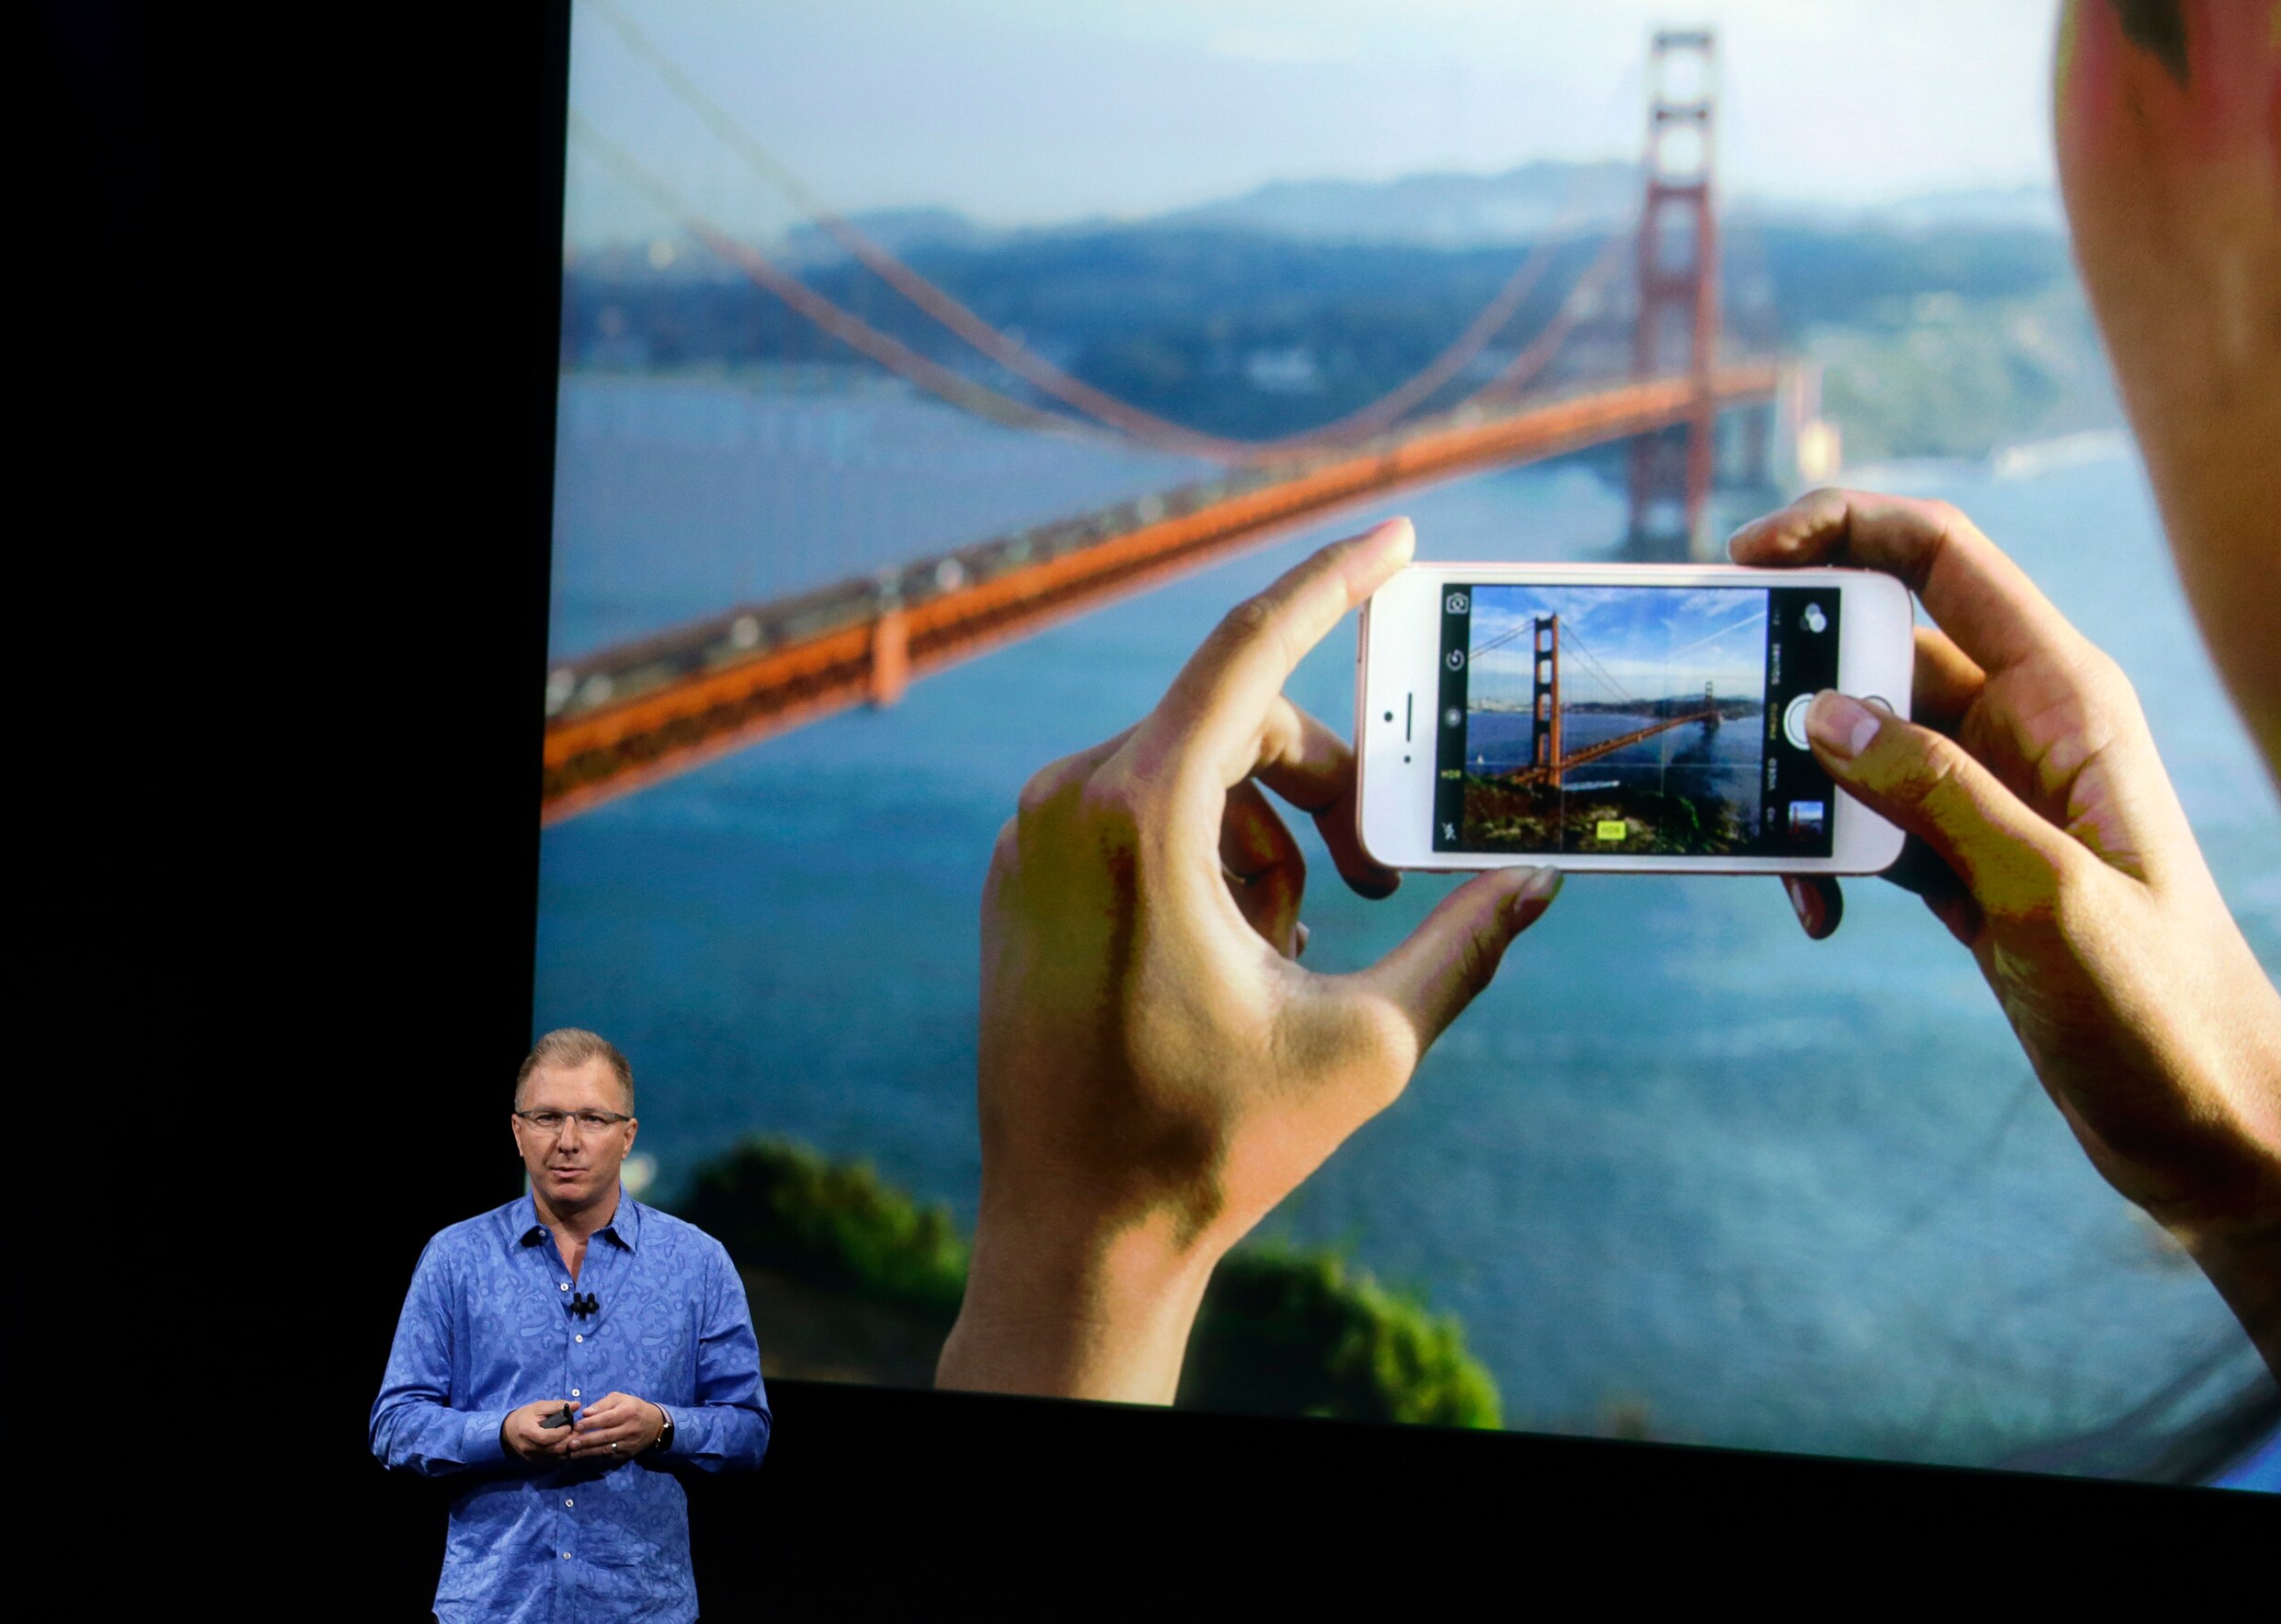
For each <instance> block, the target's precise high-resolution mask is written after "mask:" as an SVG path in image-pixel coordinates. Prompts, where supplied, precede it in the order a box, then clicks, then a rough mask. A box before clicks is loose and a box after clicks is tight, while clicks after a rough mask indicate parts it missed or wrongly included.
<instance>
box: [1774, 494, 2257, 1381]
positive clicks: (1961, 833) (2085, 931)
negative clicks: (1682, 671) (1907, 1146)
mask: <svg viewBox="0 0 2281 1624" xmlns="http://www.w3.org/2000/svg"><path fill="white" fill-rule="evenodd" d="M1733 552H1734V555H1735V556H1736V557H1737V558H1738V559H1742V560H1745V561H1747V562H1749V563H1752V564H1758V565H1774V566H1805V567H1804V568H1801V569H1800V570H1799V571H1798V573H1799V574H1801V575H1802V574H1805V573H1806V571H1807V569H1810V568H1811V567H1812V566H1819V565H1822V564H1825V563H1828V562H1833V561H1836V562H1843V563H1845V564H1850V565H1864V566H1870V567H1872V568H1874V569H1878V570H1883V571H1887V572H1890V573H1891V575H1892V576H1893V577H1894V578H1896V579H1897V580H1900V581H1905V582H1907V583H1908V585H1909V586H1911V587H1912V588H1914V589H1915V590H1916V592H1917V595H1918V596H1919V597H1920V599H1921V600H1923V603H1924V606H1925V612H1927V614H1929V615H1930V616H1931V619H1932V621H1933V622H1934V623H1935V625H1936V626H1937V627H1938V628H1939V629H1938V630H1929V629H1920V631H1918V633H1917V634H1916V642H1917V655H1918V658H1917V668H1916V669H1917V676H1916V688H1915V692H1914V696H1913V697H1914V702H1915V703H1914V709H1915V711H1916V714H1917V715H1918V717H1919V718H1920V721H1919V722H1911V721H1908V720H1903V719H1902V718H1900V717H1898V716H1895V715H1889V714H1884V713H1880V712H1876V711H1874V710H1871V709H1868V708H1866V707H1863V706H1862V705H1860V704H1858V703H1855V702H1853V701H1852V700H1850V699H1846V698H1844V697H1841V696H1840V695H1834V694H1833V695H1827V696H1825V697H1823V698H1822V699H1821V700H1819V701H1818V702H1817V703H1816V705H1815V706H1814V711H1813V715H1812V717H1811V718H1810V728H1811V731H1810V738H1811V739H1812V742H1813V743H1814V745H1815V747H1816V750H1817V754H1818V756H1819V757H1820V759H1821V761H1823V763H1824V765H1825V766H1826V767H1827V769H1828V771H1829V772H1830V773H1831V774H1832V775H1833V776H1834V777H1835V779H1836V780H1837V781H1838V782H1839V783H1841V784H1842V785H1843V786H1844V789H1845V792H1846V795H1848V797H1849V799H1851V798H1858V799H1859V800H1860V801H1862V802H1863V803H1864V804H1865V805H1867V806H1872V807H1874V808H1875V809H1876V810H1877V811H1879V812H1881V813H1883V814H1884V815H1885V816H1886V817H1887V818H1891V820H1892V821H1893V822H1894V823H1896V824H1897V825H1899V826H1900V827H1901V828H1903V829H1907V830H1908V834H1909V836H1910V848H1909V851H1908V853H1907V854H1906V855H1905V856H1904V857H1903V858H1902V860H1901V862H1900V863H1897V865H1896V866H1895V868H1894V869H1893V871H1892V874H1891V875H1890V877H1891V878H1892V879H1894V880H1895V881H1896V882H1897V883H1899V884H1902V885H1905V886H1908V888H1909V889H1911V890H1913V891H1917V892H1919V893H1920V895H1922V896H1923V898H1924V899H1925V902H1926V904H1927V905H1928V906H1929V907H1930V908H1931V909H1932V911H1933V913H1934V914H1935V915H1937V916H1938V917H1939V919H1940V920H1941V921H1942V923H1943V924H1944V925H1946V926H1947V927H1948V929H1949V931H1950V932H1951V933H1952V934H1953V935H1954V937H1955V938H1956V940H1957V941H1958V942H1960V943H1962V944H1964V945H1965V946H1966V948H1968V949H1969V950H1970V951H1971V953H1972V955H1973V957H1974V958H1975V959H1976V960H1977V962H1978V964H1979V966H1980V973H1981V974H1982V975H1983V976H1984V977H1985V978H1987V980H1988V983H1989V989H1990V990H1991V991H1993V992H1994V993H1995V995H1996V999H1997V1001H1998V1002H1999V1003H2000V1005H2001V1006H2002V1008H2003V1010H2004V1012H2005V1014H2006V1015H2007V1016H2008V1017H2009V1018H2010V1019H2011V1022H2012V1029H2013V1031H2014V1032H2015V1033H2016V1034H2017V1035H2018V1036H2019V1039H2020V1044H2021V1046H2022V1047H2023V1049H2025V1050H2026V1052H2027V1057H2028V1059H2029V1060H2030V1061H2031V1062H2032V1063H2033V1064H2034V1066H2035V1073H2036V1076H2037V1077H2038V1078H2040V1079H2041V1080H2042V1081H2043V1084H2044V1087H2045V1088H2046V1090H2047V1091H2048V1092H2049V1093H2050V1094H2051V1096H2052V1098H2053V1099H2054V1100H2055V1101H2057V1103H2058V1104H2059V1106H2060V1108H2061V1112H2062V1114H2063V1115H2065V1117H2066V1119H2067V1123H2068V1126H2069V1127H2070V1128H2072V1129H2073V1130H2074V1132H2075V1134H2076V1137H2077V1138H2078V1139H2079V1140H2080V1142H2081V1144H2082V1147H2083V1149H2084V1151H2085V1152H2086V1154H2087V1155H2088V1156H2089V1157H2090V1159H2091V1161H2092V1164H2093V1165H2094V1166H2096V1167H2097V1168H2098V1170H2099V1171H2100V1172H2102V1173H2103V1174H2104V1175H2105V1177H2106V1179H2107V1181H2108V1183H2110V1184H2113V1185H2114V1186H2115V1189H2117V1190H2119V1191H2120V1192H2122V1194H2123V1195H2126V1196H2127V1197H2129V1198H2130V1199H2131V1200H2132V1201H2135V1202H2137V1203H2138V1205H2139V1206H2140V1207H2143V1208H2145V1209H2146V1211H2147V1212H2148V1214H2149V1216H2151V1217H2152V1218H2155V1219H2156V1220H2157V1221H2158V1222H2160V1223H2161V1224H2162V1225H2163V1226H2164V1227H2165V1228H2166V1229H2169V1230H2170V1232H2171V1233H2172V1235H2173V1236H2175V1237H2176V1238H2177V1239H2178V1241H2180V1243H2181V1244H2182V1245H2184V1248H2185V1249H2186V1250H2187V1252H2190V1253H2191V1254H2192V1255H2193V1257H2194V1259H2195V1262H2197V1263H2198V1264H2201V1266H2202V1268H2203V1270H2204V1272H2205V1273H2206V1274H2207V1275H2209V1277H2210V1280H2211V1282H2212V1283H2213V1284H2214V1285H2216V1286H2217V1287H2218V1290H2219V1292H2221V1293H2222V1294H2223V1295H2224V1296H2225V1298H2226V1300H2227V1301H2228V1302H2229V1304H2230V1305H2231V1306H2232V1308H2233V1309H2234V1312H2235V1313H2236V1314H2238V1315H2239V1316H2240V1317H2241V1323H2242V1325H2243V1327H2244V1328H2245V1329H2246V1330H2247V1331H2248V1332H2249V1333H2250V1335H2251V1337H2252V1339H2253V1340H2254V1341H2255V1342H2256V1343H2257V1344H2258V1346H2259V1348H2260V1349H2261V1350H2262V1351H2263V1352H2264V1355H2265V1360H2266V1363H2267V1364H2268V1365H2269V1366H2271V1367H2273V1369H2274V1370H2275V1372H2276V1373H2281V994H2276V993H2275V989H2274V985H2273V982H2272V980H2271V979H2270V978H2268V977H2267V976H2266V975H2265V973H2264V969H2263V967H2262V966H2260V965H2259V964H2258V962H2257V958H2256V955H2254V954H2253V953H2252V951H2251V950H2250V946H2249V944H2248V943H2247V942H2246V941H2244V940H2243V939H2242V935H2241V928H2240V926H2238V925H2237V924H2236V923H2235V922H2234V921H2233V919H2232V917H2231V916H2230V915H2229V913H2228V911H2227V909H2226V904H2225V901H2224V898H2223V897H2222V896H2221V895H2220V894H2219V891H2218V886H2217V885H2216V883H2215V882H2214V881H2213V880H2212V879H2211V877H2210V873H2209V870H2208V867H2207V866H2206V864H2205V863H2204V862H2203V859H2202V853H2201V852H2200V850H2199V848H2198V847H2197V846H2196V844H2195V837H2194V830H2193V828H2192V826H2191V825H2190V824H2189V823H2188V822H2187V820H2186V816H2185V812H2184V808H2183V807H2181V806H2180V805H2179V803H2178V797H2177V795H2176V794H2175V792H2173V791H2172V788H2171V784H2170V780H2169V777H2168V775H2167V774H2165V773H2164V772H2163V771H2162V763H2161V759H2160V757H2159V756H2158V755H2157V754H2156V752H2155V748H2154V738H2153V735H2152V733H2151V732H2150V730H2149V728H2148V726H2147V721H2146V716H2145V714H2144V713H2143V711H2142V710H2141V709H2140V707H2139V704H2138V697H2137V695H2136V694H2134V693H2133V692H2131V687H2130V682H2129V680H2128V679H2127V678H2126V677H2125V676H2124V674H2123V671H2122V669H2121V668H2120V667H2118V666H2117V665H2116V664H2115V661H2113V660H2112V659H2110V658H2107V657H2106V656H2105V655H2104V654H2103V653H2102V652H2101V651H2100V650H2099V649H2097V648H2096V647H2094V646H2092V644H2091V642H2090V641H2089V640H2088V639H2087V638H2085V637H2084V636H2083V635H2082V634H2081V633H2080V632H2079V631H2077V630H2076V629H2075V628H2074V627H2073V626H2071V625H2069V623H2068V622H2067V620H2066V618H2065V617H2064V616H2063V615H2061V614H2060V612H2058V610H2057V608H2056V607H2055V606H2054V605H2053V604H2052V603H2051V601H2050V600H2048V599H2046V597H2045V596H2044V595H2043V593H2042V592H2040V591H2038V590H2037V589H2036V588H2035V583H2034V582H2033V581H2031V580H2030V579H2029V578H2027V576H2026V575H2025V574H2024V573H2023V571H2022V570H2021V569H2020V567H2019V566H2017V565H2015V564H2013V563H2012V560H2011V559H2009V558H2007V557H2005V556H2004V555H2003V554H2002V552H2001V551H2000V550H1999V549H1998V548H1997V546H1996V545H1995V543H1992V542H1990V541H1989V539H1988V537H1986V536H1985V535H1983V534H1981V533H1980V532H1979V530H1978V529H1977V527H1976V526H1975V525H1974V524H1973V523H1972V521H1971V520H1969V519H1967V518H1966V517H1965V516H1964V515H1963V514H1962V513H1960V512H1958V511H1957V510H1956V509H1954V508H1952V507H1950V506H1948V505H1947V504H1945V503H1942V502H1924V501H1912V500H1909V499H1908V498H1905V497H1882V496H1874V495H1871V494H1868V493H1865V492H1859V491H1838V490H1821V491H1815V492H1813V493H1811V494H1810V495H1807V496H1805V497H1800V498H1799V499H1798V500H1797V501H1795V502H1794V503H1792V504H1791V505H1790V506H1789V507H1788V508H1785V509H1782V511H1780V512H1778V513H1772V514H1769V515H1768V516H1767V517H1766V518H1764V519H1761V520H1758V521H1757V522H1755V523H1752V524H1748V525H1746V526H1744V527H1743V529H1742V530H1740V531H1738V532H1736V535H1735V540H1734V543H1733ZM1797 883H1798V884H1799V885H1801V886H1809V887H1812V888H1814V889H1815V890H1816V891H1818V892H1822V893H1825V894H1826V906H1828V908H1829V909H1830V910H1831V912H1832V914H1833V916H1834V905H1835V902H1836V897H1835V889H1836V884H1837V882H1836V881H1834V880H1832V879H1828V878H1826V877H1813V878H1808V879H1805V880H1803V881H1800V882H1797ZM1805 912H1806V910H1805V909H1804V908H1801V909H1800V913H1801V915H1802V916H1803V915H1804V914H1805ZM1809 929H1811V926H1810V924H1809Z"/></svg>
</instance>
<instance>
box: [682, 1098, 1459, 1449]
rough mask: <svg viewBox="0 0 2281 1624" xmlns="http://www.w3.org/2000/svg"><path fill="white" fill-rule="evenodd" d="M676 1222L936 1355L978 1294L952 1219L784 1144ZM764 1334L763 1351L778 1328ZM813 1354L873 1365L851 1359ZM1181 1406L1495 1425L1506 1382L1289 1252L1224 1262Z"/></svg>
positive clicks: (737, 1171) (701, 1182) (764, 1150)
mask: <svg viewBox="0 0 2281 1624" xmlns="http://www.w3.org/2000/svg"><path fill="white" fill-rule="evenodd" d="M674 1209H675V1210H676V1211H677V1212H679V1213H680V1214H681V1216H682V1217H683V1218H687V1219H689V1221H690V1222H692V1223H693V1224H695V1225H697V1226H698V1227H699V1228H700V1229H704V1230H705V1231H706V1232H707V1233H708V1234H710V1235H712V1236H713V1237H714V1238H715V1239H716V1240H718V1241H720V1242H721V1244H722V1245H723V1246H725V1247H727V1248H728V1254H729V1256H730V1257H731V1258H733V1259H735V1260H736V1262H737V1264H738V1266H739V1267H740V1268H747V1269H760V1270H766V1271H770V1272H771V1273H774V1274H775V1275H781V1276H783V1277H785V1278H787V1279H790V1280H794V1281H797V1282H798V1283H799V1284H801V1285H803V1286H806V1287H813V1288H816V1289H818V1290H820V1291H824V1292H829V1293H831V1294H833V1295H834V1296H836V1297H838V1298H842V1299H843V1300H846V1301H848V1302H852V1303H860V1304H863V1305H865V1307H867V1308H869V1309H885V1310H889V1311H890V1312H891V1313H892V1314H895V1315H900V1316H902V1317H904V1318H906V1319H907V1320H908V1321H910V1322H911V1326H912V1328H913V1330H914V1332H918V1331H923V1332H926V1333H927V1334H928V1335H930V1336H932V1337H934V1339H935V1340H936V1341H937V1342H939V1339H940V1337H941V1335H942V1333H943V1332H946V1331H947V1330H948V1328H949V1325H950V1321H951V1320H952V1318H953V1317H954V1316H955V1315H956V1314H957V1308H958V1300H959V1298H960V1297H961V1295H962V1294H963V1293H964V1291H965V1288H966V1272H967V1248H966V1246H965V1245H964V1243H963V1242H961V1241H960V1240H959V1239H958V1236H957V1232H956V1230H955V1229H953V1228H952V1224H951V1218H950V1212H949V1209H948V1208H947V1207H939V1206H937V1207H921V1206H919V1205H918V1204H917V1203H916V1202H914V1201H913V1200H912V1199H911V1197H910V1196H909V1195H906V1194H904V1193H903V1192H902V1191H900V1190H898V1189H896V1188H894V1187H893V1186H892V1185H890V1184H886V1183H884V1182H883V1181H882V1180H881V1179H880V1178H879V1176H878V1174H877V1172H875V1171H874V1170H873V1168H872V1167H871V1165H870V1163H868V1162H853V1163H848V1162H834V1161H829V1160H827V1159H826V1158H824V1157H822V1156H820V1155H818V1154H817V1153H816V1152H815V1151H814V1150H812V1149H808V1147H806V1146H804V1145H797V1144H794V1143H791V1142H789V1141H787V1140H783V1139H748V1140H746V1141H745V1142H744V1143H742V1144H740V1145H739V1146H737V1147H736V1148H735V1149H731V1150H730V1151H728V1153H727V1154H726V1155H723V1156H721V1157H719V1158H717V1159H716V1160H715V1161H709V1162H707V1163H705V1165H704V1166H702V1167H700V1168H699V1169H698V1170H697V1172H696V1175H695V1177H694V1178H693V1180H692V1181H691V1183H690V1186H689V1191H688V1194H687V1195H685V1196H684V1197H683V1198H682V1200H681V1201H680V1202H678V1203H676V1204H675V1208H674ZM761 1330H762V1342H763V1344H766V1343H767V1341H768V1338H769V1334H770V1327H768V1326H767V1325H762V1328H761ZM838 1334H842V1335H844V1334H846V1332H844V1331H842V1332H838ZM817 1356H818V1357H819V1358H820V1360H821V1362H823V1363H825V1364H828V1365H831V1366H832V1367H837V1368H847V1367H863V1366H864V1364H865V1353H864V1350H863V1349H861V1348H858V1347H854V1346H848V1347H833V1348H827V1349H820V1350H817ZM1179 1397H1180V1402H1181V1403H1182V1404H1184V1405H1186V1406H1189V1407H1191V1408H1195V1409H1199V1410H1220V1411H1232V1412H1240V1413H1246V1414H1255V1415H1324V1416H1335V1417H1339V1418H1342V1419H1347V1420H1355V1421H1410V1422H1426V1423H1430V1424H1439V1425H1444V1426H1486V1427H1494V1426H1496V1425H1497V1424H1499V1406H1498V1400H1497V1390H1496V1380H1495V1378H1492V1377H1491V1376H1490V1374H1489V1372H1488V1371H1487V1370H1486V1369H1485V1368H1484V1367H1483V1366H1482V1365H1481V1364H1480V1363H1479V1362H1478V1361H1476V1360H1475V1359H1473V1356H1472V1355H1469V1354H1468V1353H1467V1352H1466V1350H1465V1333H1464V1330H1463V1328H1462V1327H1461V1326H1460V1325H1459V1323H1458V1322H1457V1321H1456V1320H1455V1319H1453V1318H1450V1317H1449V1316H1447V1315H1435V1314H1431V1313H1429V1312H1427V1310H1426V1309H1424V1308H1423V1307H1422V1306H1421V1305H1419V1304H1418V1303H1416V1302H1415V1301H1412V1300H1411V1299H1409V1298H1404V1297H1401V1296H1398V1295H1395V1294H1394V1293H1392V1292H1389V1291H1387V1290H1386V1289H1385V1288H1383V1287H1381V1286H1380V1285H1379V1284H1378V1283H1377V1282H1376V1281H1375V1280H1373V1279H1371V1278H1370V1276H1369V1275H1365V1274H1361V1273H1359V1272H1350V1271H1349V1270H1348V1269H1347V1264H1346V1263H1345V1261H1344V1260H1343V1259H1341V1258H1340V1257H1338V1256H1337V1255H1336V1254H1335V1253H1333V1252H1297V1251H1292V1250H1290V1249H1288V1248H1282V1247H1256V1248H1252V1249H1248V1250H1245V1251H1242V1252H1235V1253H1233V1254H1232V1255H1231V1256H1229V1257H1228V1258H1226V1259H1224V1260H1223V1261H1222V1262H1221V1265H1220V1267H1219V1269H1218V1270H1217V1272H1216V1273H1215V1274H1214V1275H1213V1277H1212V1284H1211V1287H1210V1289H1209V1291H1207V1292H1206V1293H1205V1296H1204V1306H1203V1309H1202V1311H1201V1312H1200V1313H1199V1314H1198V1319H1197V1326H1196V1332H1195V1334H1194V1335H1193V1336H1192V1337H1191V1338H1190V1339H1189V1344H1188V1357H1187V1362H1186V1367H1185V1368H1184V1371H1183V1375H1182V1378H1181V1386H1180V1396H1179Z"/></svg>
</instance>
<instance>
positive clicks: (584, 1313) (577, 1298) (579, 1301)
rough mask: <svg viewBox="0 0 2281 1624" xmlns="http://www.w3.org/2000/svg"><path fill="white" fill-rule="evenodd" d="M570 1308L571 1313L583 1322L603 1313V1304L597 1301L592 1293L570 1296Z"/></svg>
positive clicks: (575, 1292)
mask: <svg viewBox="0 0 2281 1624" xmlns="http://www.w3.org/2000/svg"><path fill="white" fill-rule="evenodd" d="M569 1307H570V1311H571V1312H572V1313H573V1314H576V1315H577V1316H578V1317H579V1319H581V1320H585V1319H588V1318H590V1317H591V1316H592V1315H595V1314H598V1313H600V1312H601V1311H602V1304H601V1303H600V1302H598V1301H596V1300H595V1298H594V1294H593V1293H592V1292H590V1291H587V1292H578V1291H574V1292H572V1293H571V1294H570V1304H569Z"/></svg>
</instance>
